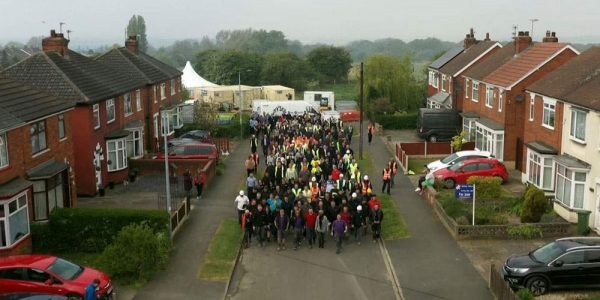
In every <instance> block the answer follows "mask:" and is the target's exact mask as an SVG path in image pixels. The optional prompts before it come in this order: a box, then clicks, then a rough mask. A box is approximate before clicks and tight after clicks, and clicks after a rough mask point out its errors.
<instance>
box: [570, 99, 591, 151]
mask: <svg viewBox="0 0 600 300" xmlns="http://www.w3.org/2000/svg"><path fill="white" fill-rule="evenodd" d="M579 114H581V116H583V137H578V136H577V128H576V126H573V125H576V124H575V123H577V122H578V121H579V119H580V117H577V116H578V115H579ZM574 117H575V118H574ZM586 122H587V111H584V110H581V109H578V108H576V107H571V122H570V128H569V138H570V139H571V140H573V141H575V142H578V143H580V144H585V143H586V141H585V135H586Z"/></svg>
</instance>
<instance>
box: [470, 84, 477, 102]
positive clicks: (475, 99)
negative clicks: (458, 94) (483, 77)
mask: <svg viewBox="0 0 600 300" xmlns="http://www.w3.org/2000/svg"><path fill="white" fill-rule="evenodd" d="M471 99H472V100H473V102H479V82H475V81H473V97H471Z"/></svg>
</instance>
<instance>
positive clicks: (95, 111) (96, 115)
mask: <svg viewBox="0 0 600 300" xmlns="http://www.w3.org/2000/svg"><path fill="white" fill-rule="evenodd" d="M92 120H93V121H94V123H95V124H94V129H99V128H100V104H98V103H96V104H94V105H92Z"/></svg>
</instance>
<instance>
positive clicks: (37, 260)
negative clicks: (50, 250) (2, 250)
mask: <svg viewBox="0 0 600 300" xmlns="http://www.w3.org/2000/svg"><path fill="white" fill-rule="evenodd" d="M55 260H56V257H55V256H50V255H14V256H8V257H0V268H5V267H22V268H27V267H30V268H35V269H39V270H46V269H48V267H49V266H50V265H51V264H52V263H54V261H55Z"/></svg>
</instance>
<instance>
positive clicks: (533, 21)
mask: <svg viewBox="0 0 600 300" xmlns="http://www.w3.org/2000/svg"><path fill="white" fill-rule="evenodd" d="M539 20H540V19H529V21H531V35H530V36H531V39H532V40H533V23H535V22H537V21H539Z"/></svg>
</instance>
